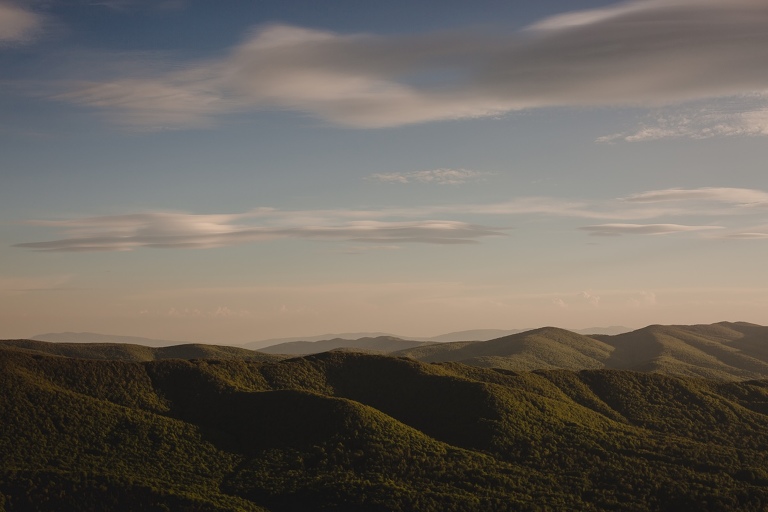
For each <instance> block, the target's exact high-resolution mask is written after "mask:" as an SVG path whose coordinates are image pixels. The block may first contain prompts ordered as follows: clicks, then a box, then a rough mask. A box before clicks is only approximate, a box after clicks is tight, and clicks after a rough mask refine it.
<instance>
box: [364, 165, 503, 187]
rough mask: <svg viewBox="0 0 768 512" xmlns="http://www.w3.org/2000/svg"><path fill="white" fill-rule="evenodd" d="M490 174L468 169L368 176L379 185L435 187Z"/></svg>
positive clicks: (458, 183)
mask: <svg viewBox="0 0 768 512" xmlns="http://www.w3.org/2000/svg"><path fill="white" fill-rule="evenodd" d="M488 174H490V173H487V172H481V171H472V170H469V169H431V170H426V171H413V172H388V173H377V174H371V175H370V176H368V178H367V179H368V180H370V181H378V182H380V183H430V184H437V185H461V184H463V183H466V182H468V181H477V180H481V179H482V178H483V177H484V176H487V175H488Z"/></svg>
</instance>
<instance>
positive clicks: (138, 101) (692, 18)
mask: <svg viewBox="0 0 768 512" xmlns="http://www.w3.org/2000/svg"><path fill="white" fill-rule="evenodd" d="M766 61H768V3H766V2H764V1H762V0H729V1H728V2H714V1H712V0H685V1H683V0H676V1H667V2H662V1H659V0H636V1H632V2H626V3H622V4H618V5H616V6H613V7H609V8H606V9H600V10H590V11H581V12H577V13H569V14H566V15H560V16H555V17H552V18H549V19H545V20H542V21H541V22H539V23H537V24H534V25H532V26H531V27H528V28H527V29H524V30H522V31H519V32H515V33H511V34H506V35H497V36H494V35H487V34H477V33H471V32H463V33H459V32H454V33H433V34H427V35H412V36H389V37H383V36H373V35H366V34H352V35H348V34H338V33H334V32H328V31H321V30H313V29H306V28H301V27H294V26H286V25H272V26H266V27H262V28H261V29H259V30H258V31H256V32H254V33H253V34H252V35H251V36H250V37H249V38H247V39H246V40H245V41H244V42H243V43H242V44H240V45H238V46H236V47H235V48H233V49H232V50H231V51H230V53H229V54H228V55H227V56H225V57H223V58H220V59H218V60H210V61H205V62H199V63H196V64H192V65H190V66H188V67H187V69H185V70H182V71H174V72H165V73H150V74H146V75H143V76H115V77H112V78H106V79H104V80H100V81H92V82H90V83H84V84H80V85H77V86H75V87H74V88H72V89H71V90H69V91H68V92H66V93H63V94H60V95H58V96H56V97H57V98H58V99H60V100H65V101H69V102H72V103H75V104H79V105H83V106H88V107H92V108H96V109H99V110H101V111H105V112H107V113H109V114H110V115H111V117H112V118H113V119H115V120H116V121H118V122H121V123H124V124H128V125H133V126H137V127H143V128H163V127H164V128H189V127H197V126H204V125H207V124H210V123H212V122H214V119H215V118H216V116H218V115H220V114H226V113H230V112H235V111H237V112H242V111H256V110H258V109H265V108H266V109H289V110H294V111H298V112H305V113H309V114H311V115H313V116H316V117H319V118H321V119H324V120H327V121H329V122H332V123H336V124H341V125H348V126H355V127H368V128H376V127H387V126H399V125H404V124H410V123H420V122H427V121H437V120H446V119H459V118H472V117H483V116H490V115H498V114H502V113H505V112H510V111H514V110H521V109H530V108H539V107H551V106H603V105H632V106H637V105H644V106H653V105H657V106H658V105H665V104H672V103H678V102H686V101H691V100H697V99H704V98H718V97H729V96H736V95H743V94H753V93H760V92H762V91H765V90H768V68H766V66H764V65H763V64H764V63H765V62H766ZM445 71H450V75H451V76H454V77H456V78H454V79H452V80H449V81H442V82H441V83H440V84H439V86H437V85H429V84H414V83H411V82H410V81H409V77H410V76H412V75H413V74H414V73H420V74H427V75H429V74H430V73H439V72H440V73H442V72H445ZM745 115H746V116H747V117H745V119H749V116H750V115H751V116H752V117H753V119H752V121H751V122H753V123H756V122H760V121H759V119H762V117H764V116H761V115H760V113H759V112H754V113H752V114H747V113H745Z"/></svg>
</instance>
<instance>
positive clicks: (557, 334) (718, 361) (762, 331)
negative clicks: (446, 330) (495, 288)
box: [392, 322, 768, 380]
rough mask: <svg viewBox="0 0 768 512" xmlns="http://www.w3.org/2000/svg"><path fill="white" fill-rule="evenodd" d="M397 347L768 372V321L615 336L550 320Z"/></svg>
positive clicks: (491, 361) (450, 357)
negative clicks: (500, 333)
mask: <svg viewBox="0 0 768 512" xmlns="http://www.w3.org/2000/svg"><path fill="white" fill-rule="evenodd" d="M392 355H396V356H405V357H412V358H414V359H417V360H420V361H425V362H447V361H453V362H462V363H465V364H469V365H473V366H481V367H494V368H504V369H508V370H513V371H528V370H536V369H556V368H560V369H569V370H581V369H589V368H594V369H599V368H605V369H621V370H636V371H644V372H655V373H662V374H668V375H681V376H691V377H703V378H711V379H726V380H744V379H759V378H766V377H768V327H764V326H760V325H755V324H749V323H745V322H733V323H731V322H720V323H717V324H712V325H688V326H686V325H668V326H663V325H652V326H648V327H644V328H642V329H638V330H635V331H632V332H628V333H624V334H619V335H614V336H609V335H592V336H584V335H579V334H576V333H573V332H571V331H566V330H563V329H556V328H553V327H547V328H542V329H534V330H532V331H526V332H522V333H518V334H513V335H511V336H504V337H502V338H498V339H495V340H490V341H484V342H455V343H443V344H436V345H430V346H426V347H416V348H412V349H406V350H401V351H398V352H394V353H392Z"/></svg>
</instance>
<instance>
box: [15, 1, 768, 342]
mask: <svg viewBox="0 0 768 512" xmlns="http://www.w3.org/2000/svg"><path fill="white" fill-rule="evenodd" d="M766 57H768V3H766V2H764V1H762V0H733V1H729V2H711V1H710V0H677V1H674V2H659V1H656V0H634V1H625V2H611V1H606V0H578V1H570V2H565V1H563V0H547V1H539V2H508V3H502V2H495V1H491V0H487V1H480V2H479V3H478V2H475V3H472V4H471V5H470V4H468V3H466V2H462V1H458V0H450V1H447V2H433V1H425V2H404V1H400V0H397V1H395V2H389V3H386V4H371V3H367V2H363V3H361V2H353V1H351V0H339V1H338V2H333V3H332V4H324V5H322V6H321V5H319V4H313V3H306V2H300V1H298V0H288V1H276V0H266V1H264V2H258V3H254V2H250V1H245V0H232V1H230V2H227V3H226V6H224V5H223V4H220V3H216V2H205V1H202V0H170V1H163V2H148V1H145V0H120V1H112V0H110V1H104V2H87V1H85V0H75V1H72V2H64V1H63V0H53V1H50V2H15V1H9V0H0V69H3V73H2V76H0V105H1V106H2V112H3V114H2V118H1V119H2V125H0V155H2V157H1V158H0V179H2V187H0V218H2V222H0V240H2V242H3V243H2V244H0V261H2V266H1V267H0V338H3V339H12V338H25V337H31V336H34V335H37V334H41V333H47V332H66V331H71V332H99V333H112V334H120V335H126V336H140V337H147V338H155V339H169V340H174V339H178V340H183V341H192V342H206V341H207V342H216V343H231V344H242V343H247V342H251V341H256V340H264V339H270V338H286V337H297V336H305V335H308V333H316V334H321V333H334V332H336V333H339V332H359V331H364V332H392V333H395V334H402V335H407V336H414V337H416V336H419V337H428V336H436V335H437V334H436V333H448V332H454V331H462V330H470V329H516V328H535V327H541V326H558V327H563V328H566V329H583V328H592V327H596V326H612V325H622V326H627V327H630V328H638V327H642V326H645V325H650V324H710V323H714V322H720V321H746V322H753V323H757V324H761V325H763V324H766V323H768V321H767V320H766V311H768V273H766V272H765V270H764V267H765V252H766V249H767V248H768V245H766V244H768V219H767V218H766V217H767V216H768V174H766V172H765V169H764V165H765V164H764V162H765V161H766V160H768V158H767V157H768V145H767V144H766V135H768V70H766V69H765V66H764V63H765V62H766Z"/></svg>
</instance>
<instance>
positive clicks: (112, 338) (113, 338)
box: [30, 332, 188, 347]
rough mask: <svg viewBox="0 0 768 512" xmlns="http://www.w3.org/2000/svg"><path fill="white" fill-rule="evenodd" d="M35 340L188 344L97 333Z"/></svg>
mask: <svg viewBox="0 0 768 512" xmlns="http://www.w3.org/2000/svg"><path fill="white" fill-rule="evenodd" d="M30 339H33V340H38V341H51V342H54V343H129V344H132V345H144V346H145V347H170V346H172V345H183V344H188V342H186V341H171V340H156V339H152V338H141V337H139V336H120V335H117V334H98V333H95V332H49V333H47V334H38V335H36V336H32V338H30Z"/></svg>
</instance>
